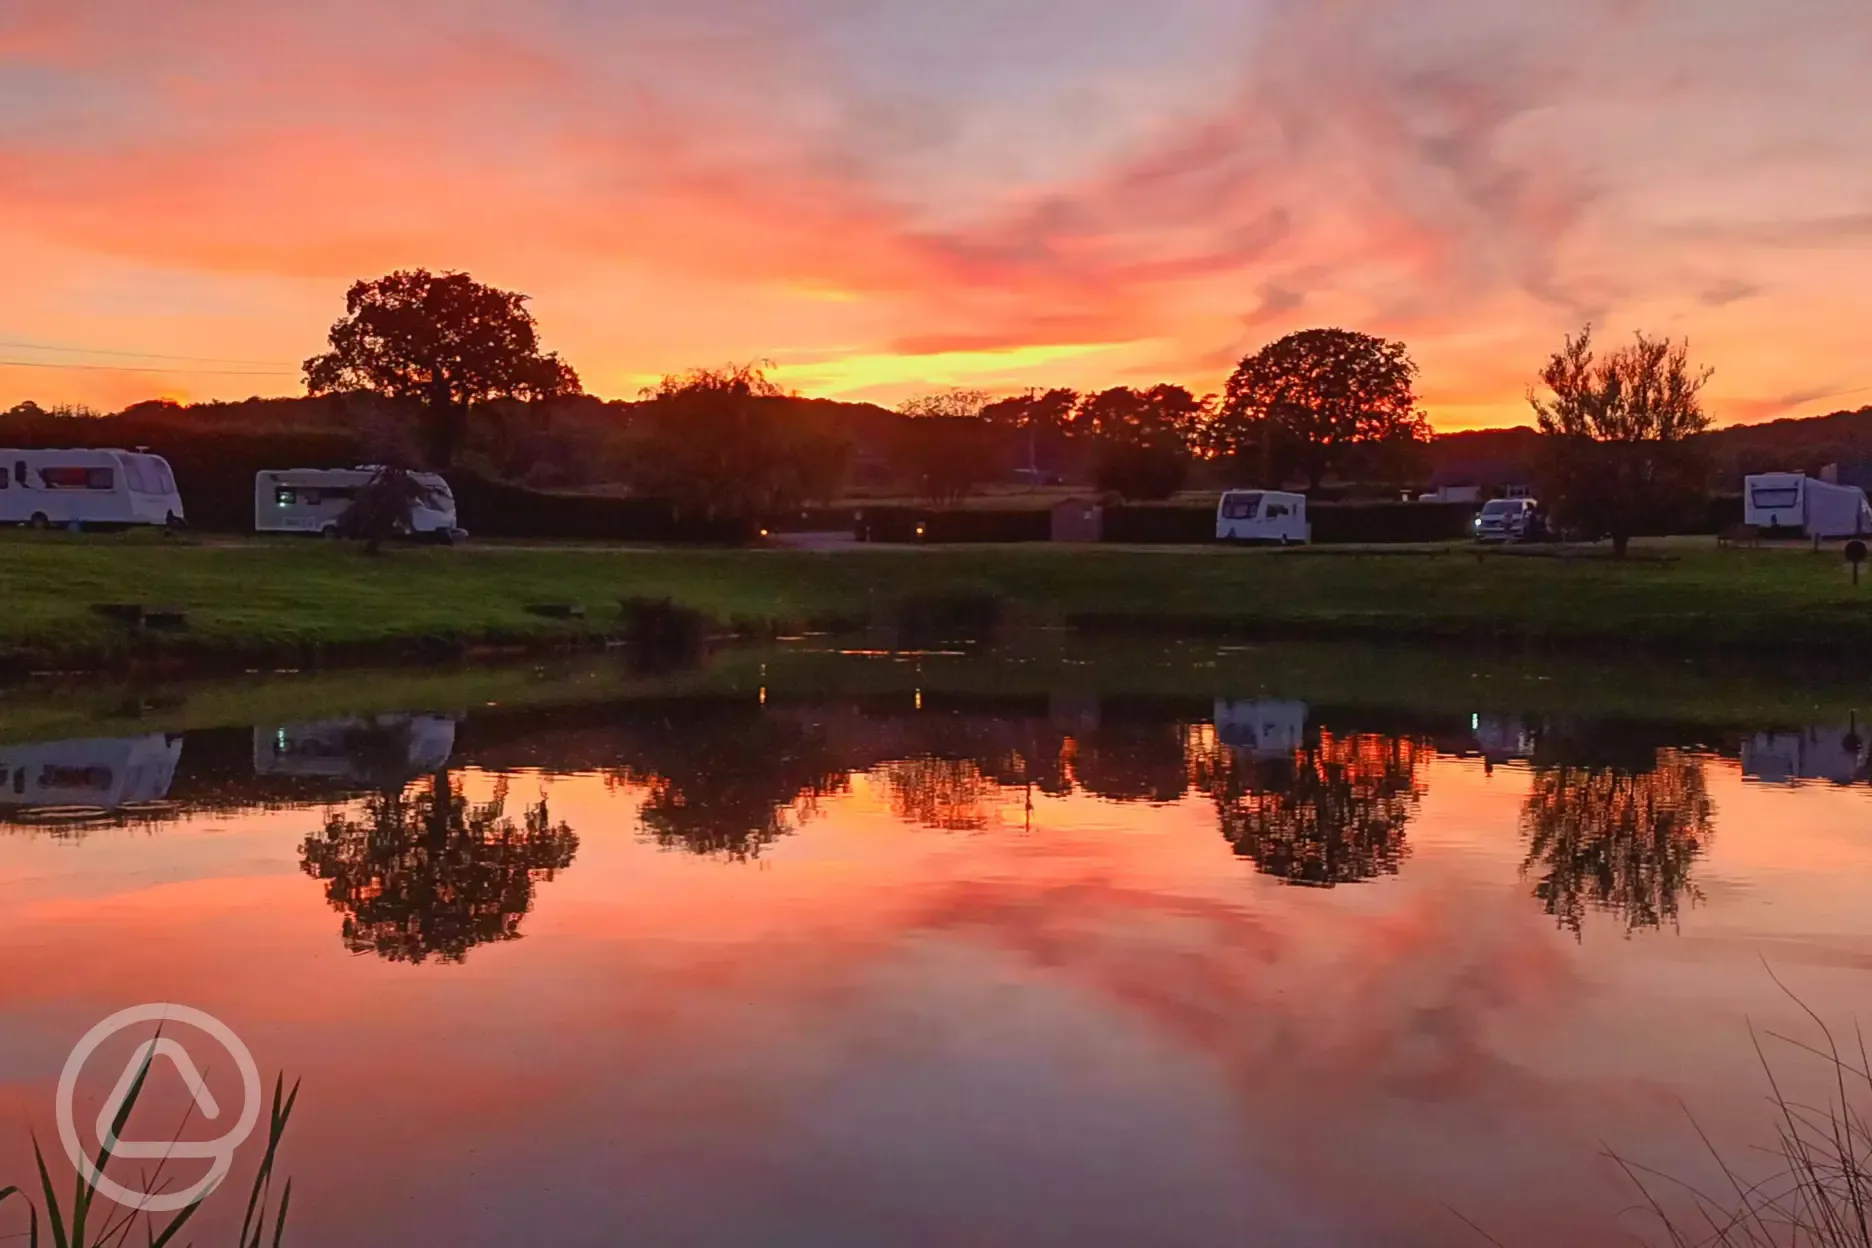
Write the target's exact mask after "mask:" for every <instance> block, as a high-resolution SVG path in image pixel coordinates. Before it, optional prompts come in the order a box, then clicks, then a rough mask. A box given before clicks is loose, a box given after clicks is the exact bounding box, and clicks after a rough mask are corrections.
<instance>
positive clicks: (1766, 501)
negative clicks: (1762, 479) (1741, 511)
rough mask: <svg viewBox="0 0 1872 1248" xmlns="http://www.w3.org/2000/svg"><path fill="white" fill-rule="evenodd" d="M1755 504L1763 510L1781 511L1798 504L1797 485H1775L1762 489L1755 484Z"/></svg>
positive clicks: (1798, 489) (1798, 490)
mask: <svg viewBox="0 0 1872 1248" xmlns="http://www.w3.org/2000/svg"><path fill="white" fill-rule="evenodd" d="M1754 500H1755V506H1756V507H1758V508H1760V509H1762V510H1763V511H1781V510H1784V509H1787V508H1792V507H1798V506H1800V487H1799V486H1776V487H1774V488H1773V489H1764V488H1762V487H1760V486H1757V487H1756V489H1755V491H1754Z"/></svg>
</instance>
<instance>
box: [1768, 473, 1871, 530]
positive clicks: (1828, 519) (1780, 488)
mask: <svg viewBox="0 0 1872 1248" xmlns="http://www.w3.org/2000/svg"><path fill="white" fill-rule="evenodd" d="M1742 495H1743V499H1742V502H1743V521H1744V522H1745V523H1747V524H1750V525H1753V526H1754V527H1755V528H1758V529H1794V530H1797V531H1799V532H1801V533H1803V534H1805V535H1806V536H1808V537H1855V536H1858V535H1860V534H1867V533H1872V503H1868V502H1867V501H1866V493H1865V491H1864V490H1862V489H1860V488H1859V487H1858V486H1856V485H1833V484H1831V483H1830V482H1826V481H1822V480H1820V479H1819V478H1818V477H1810V476H1808V475H1806V474H1805V473H1801V472H1764V473H1761V474H1759V475H1757V476H1752V477H1746V478H1744V479H1743V482H1742Z"/></svg>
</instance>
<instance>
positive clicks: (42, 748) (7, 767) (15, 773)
mask: <svg viewBox="0 0 1872 1248" xmlns="http://www.w3.org/2000/svg"><path fill="white" fill-rule="evenodd" d="M181 759H182V738H181V737H179V736H168V735H166V734H164V733H160V732H159V733H153V734H151V735H150V736H146V737H116V738H107V739H99V740H79V741H42V742H39V743H37V744H34V745H14V746H6V747H4V748H0V807H8V806H26V807H63V808H67V809H69V808H73V807H78V808H83V809H89V810H114V809H116V808H117V807H120V806H130V805H134V804H136V803H138V802H154V801H160V800H161V799H162V798H165V797H167V796H168V795H169V786H170V784H171V783H173V782H174V780H175V771H176V764H177V763H178V762H180V761H181Z"/></svg>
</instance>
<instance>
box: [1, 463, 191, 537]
mask: <svg viewBox="0 0 1872 1248" xmlns="http://www.w3.org/2000/svg"><path fill="white" fill-rule="evenodd" d="M182 521H183V511H182V496H181V495H180V494H178V493H177V492H176V482H175V474H174V473H172V472H170V471H169V462H168V461H167V460H165V459H164V458H163V457H162V456H160V455H151V454H148V453H147V452H144V451H119V450H64V451H23V450H21V451H9V450H0V524H24V525H28V526H30V527H32V528H36V529H46V528H53V527H59V528H65V527H69V526H73V525H79V526H85V527H96V528H127V527H129V526H131V525H143V524H149V525H171V526H174V525H179V524H181V523H182Z"/></svg>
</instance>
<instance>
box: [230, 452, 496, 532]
mask: <svg viewBox="0 0 1872 1248" xmlns="http://www.w3.org/2000/svg"><path fill="white" fill-rule="evenodd" d="M376 475H377V469H376V468H374V467H362V468H277V469H268V470H267V471H265V472H259V473H255V474H254V532H256V533H315V534H318V535H320V536H322V537H336V536H338V521H339V520H340V519H341V518H342V517H343V516H344V514H345V512H347V511H349V510H350V509H351V504H352V503H353V502H354V501H355V500H356V499H357V494H358V491H359V490H361V489H363V488H364V487H365V486H367V485H369V484H370V483H371V478H373V477H375V476H376ZM410 477H411V479H412V480H414V481H415V482H416V483H417V484H418V485H421V486H423V487H424V488H426V489H427V490H428V491H429V499H428V501H427V503H426V504H419V505H418V506H416V507H414V508H412V509H411V511H410V522H411V532H410V534H409V536H411V537H423V538H429V539H432V540H435V541H444V542H446V541H453V540H455V539H456V538H460V537H466V536H468V535H467V534H466V533H464V532H463V531H462V530H461V529H459V528H457V527H456V524H455V495H454V493H453V492H452V491H451V490H450V489H449V486H448V482H446V481H444V480H443V479H442V478H441V477H439V476H437V475H436V474H435V473H433V472H413V473H411V474H410Z"/></svg>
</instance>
